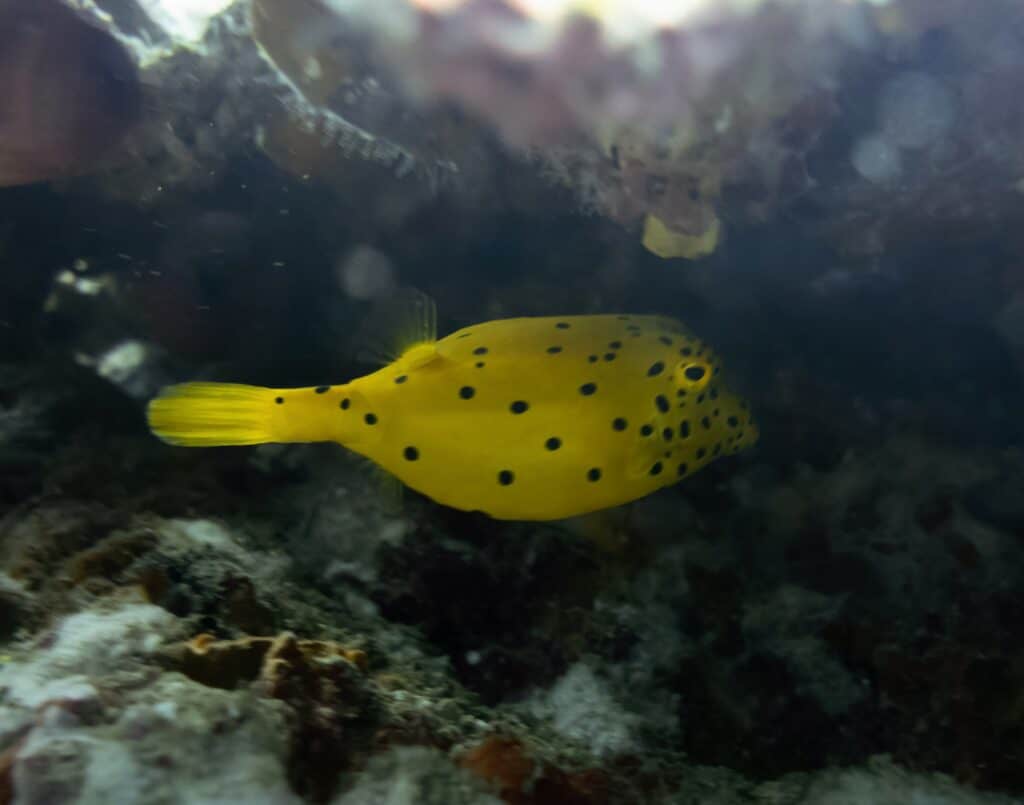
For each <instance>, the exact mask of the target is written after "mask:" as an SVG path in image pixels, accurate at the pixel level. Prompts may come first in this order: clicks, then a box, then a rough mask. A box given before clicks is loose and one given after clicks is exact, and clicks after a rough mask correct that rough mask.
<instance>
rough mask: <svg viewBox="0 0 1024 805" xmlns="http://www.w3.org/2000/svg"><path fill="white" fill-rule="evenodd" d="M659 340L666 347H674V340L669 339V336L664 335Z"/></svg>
mask: <svg viewBox="0 0 1024 805" xmlns="http://www.w3.org/2000/svg"><path fill="white" fill-rule="evenodd" d="M658 340H659V341H660V342H661V343H662V344H664V345H665V346H666V347H670V346H672V339H671V338H669V337H668V336H667V335H663V336H661V338H659V339H658Z"/></svg>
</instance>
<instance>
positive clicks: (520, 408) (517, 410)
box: [508, 400, 530, 414]
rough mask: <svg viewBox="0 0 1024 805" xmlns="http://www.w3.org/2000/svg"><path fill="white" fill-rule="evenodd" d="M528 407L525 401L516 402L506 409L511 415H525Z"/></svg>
mask: <svg viewBox="0 0 1024 805" xmlns="http://www.w3.org/2000/svg"><path fill="white" fill-rule="evenodd" d="M529 407H530V404H529V403H528V402H526V401H525V400H516V401H515V402H514V403H512V404H511V405H510V406H509V407H508V410H510V411H511V412H512V413H513V414H524V413H526V410H527V409H528V408H529Z"/></svg>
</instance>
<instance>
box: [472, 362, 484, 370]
mask: <svg viewBox="0 0 1024 805" xmlns="http://www.w3.org/2000/svg"><path fill="white" fill-rule="evenodd" d="M474 365H475V366H476V368H477V369H483V368H484V366H486V364H485V363H484V362H483V361H477V362H476V363H475V364H474Z"/></svg>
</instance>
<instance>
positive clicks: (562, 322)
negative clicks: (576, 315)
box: [555, 321, 569, 330]
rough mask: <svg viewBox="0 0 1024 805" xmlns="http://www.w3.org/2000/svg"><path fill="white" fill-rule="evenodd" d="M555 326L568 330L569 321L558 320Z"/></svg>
mask: <svg viewBox="0 0 1024 805" xmlns="http://www.w3.org/2000/svg"><path fill="white" fill-rule="evenodd" d="M555 327H557V328H558V329H559V330H568V329H569V322H567V321H560V322H558V324H556V325H555Z"/></svg>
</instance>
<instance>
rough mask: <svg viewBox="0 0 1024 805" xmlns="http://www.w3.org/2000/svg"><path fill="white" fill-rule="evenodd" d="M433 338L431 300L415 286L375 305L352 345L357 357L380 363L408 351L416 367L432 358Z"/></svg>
mask: <svg viewBox="0 0 1024 805" xmlns="http://www.w3.org/2000/svg"><path fill="white" fill-rule="evenodd" d="M435 341H437V308H436V307H435V305H434V300H433V299H431V298H430V297H429V296H427V295H426V294H425V293H422V292H421V291H418V290H416V289H415V288H399V289H398V290H397V291H395V292H394V293H393V294H391V295H390V296H388V297H387V298H384V299H381V300H378V301H377V302H376V303H375V304H374V306H373V309H372V310H371V311H370V314H369V315H368V316H367V317H366V320H365V321H364V322H363V325H362V327H360V329H359V332H358V333H357V334H356V336H355V338H354V339H353V342H352V346H353V352H354V353H355V356H356V358H357V359H358V360H360V361H363V362H364V363H376V364H380V365H382V366H383V365H386V364H389V363H392V362H393V361H395V360H397V359H398V358H399V357H402V356H404V355H406V353H409V358H411V359H412V360H414V361H415V363H414V365H413V366H410V368H415V366H420V365H422V364H423V363H426V362H427V361H428V360H432V359H433V356H434V354H435V353H434V349H433V344H434V342H435ZM426 347H429V349H426ZM417 353H422V354H417Z"/></svg>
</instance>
